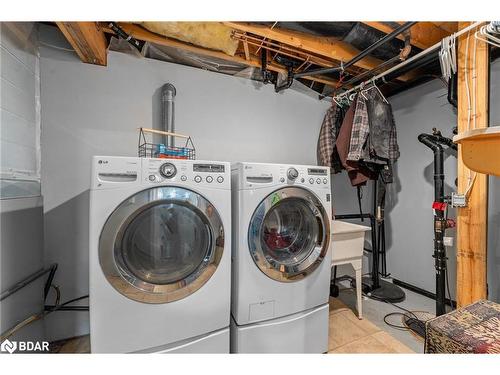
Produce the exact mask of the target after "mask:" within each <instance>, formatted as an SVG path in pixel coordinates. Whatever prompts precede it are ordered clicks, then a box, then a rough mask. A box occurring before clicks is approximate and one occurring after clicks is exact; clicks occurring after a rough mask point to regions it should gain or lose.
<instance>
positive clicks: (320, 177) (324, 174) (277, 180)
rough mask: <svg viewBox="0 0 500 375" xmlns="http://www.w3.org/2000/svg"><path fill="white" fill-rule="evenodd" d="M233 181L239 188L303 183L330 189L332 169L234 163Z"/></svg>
mask: <svg viewBox="0 0 500 375" xmlns="http://www.w3.org/2000/svg"><path fill="white" fill-rule="evenodd" d="M232 174H233V182H234V186H235V188H237V189H256V188H259V187H268V186H275V185H276V186H281V185H289V186H294V185H302V186H308V187H310V188H325V189H328V190H329V189H330V169H329V168H328V167H316V166H304V165H287V164H260V163H236V164H235V165H233V170H232Z"/></svg>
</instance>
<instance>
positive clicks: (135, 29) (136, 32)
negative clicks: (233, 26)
mask: <svg viewBox="0 0 500 375" xmlns="http://www.w3.org/2000/svg"><path fill="white" fill-rule="evenodd" d="M120 27H121V28H122V29H123V30H124V31H125V32H126V33H127V34H129V35H131V36H133V37H134V38H136V39H138V40H143V41H145V42H150V43H154V44H158V45H162V46H167V47H173V48H178V49H180V50H183V51H188V52H192V53H196V54H199V55H203V56H210V57H215V58H218V59H222V60H226V61H230V62H235V63H238V64H242V65H245V66H250V67H255V68H260V66H261V64H260V59H259V58H258V57H256V56H253V55H251V54H250V53H249V54H248V56H246V53H245V54H244V55H243V56H239V55H238V54H236V55H235V56H230V55H227V54H225V53H224V52H220V51H214V50H210V49H206V48H203V47H197V46H195V45H192V44H188V43H184V42H180V41H178V40H175V39H170V38H167V37H164V36H161V35H159V34H155V33H152V32H150V31H148V30H146V29H144V28H142V27H140V26H138V25H135V24H132V23H120ZM103 29H104V30H105V31H106V32H108V33H111V34H113V31H112V30H111V29H109V28H107V27H104V26H103ZM267 68H268V69H269V70H271V71H274V72H277V73H282V74H286V73H287V70H286V68H285V67H283V66H281V65H279V64H276V63H273V62H271V63H269V64H268V66H267ZM304 79H308V80H311V81H316V82H320V83H324V84H327V85H330V86H334V85H336V84H337V81H336V80H333V79H330V78H325V77H321V76H318V77H304Z"/></svg>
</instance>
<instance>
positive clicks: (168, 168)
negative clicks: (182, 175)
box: [160, 163, 177, 178]
mask: <svg viewBox="0 0 500 375" xmlns="http://www.w3.org/2000/svg"><path fill="white" fill-rule="evenodd" d="M176 173H177V168H175V165H173V164H172V163H165V164H162V165H161V166H160V174H161V175H162V176H163V177H165V178H172V177H174V176H175V174H176Z"/></svg>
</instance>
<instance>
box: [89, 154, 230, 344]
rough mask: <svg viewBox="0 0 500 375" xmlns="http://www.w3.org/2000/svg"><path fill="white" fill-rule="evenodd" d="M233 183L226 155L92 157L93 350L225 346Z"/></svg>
mask: <svg viewBox="0 0 500 375" xmlns="http://www.w3.org/2000/svg"><path fill="white" fill-rule="evenodd" d="M230 253H231V182H230V165H229V163H225V162H214V161H192V160H165V159H146V158H134V157H109V156H96V157H94V159H93V165H92V185H91V190H90V340H91V351H92V352H93V353H130V352H155V353H168V352H175V353H179V352H190V353H208V352H216V353H228V352H229V320H230V318H229V316H230V277H231V264H230V261H231V259H230V256H231V254H230Z"/></svg>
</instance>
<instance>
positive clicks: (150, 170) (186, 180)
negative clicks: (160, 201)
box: [142, 159, 231, 189]
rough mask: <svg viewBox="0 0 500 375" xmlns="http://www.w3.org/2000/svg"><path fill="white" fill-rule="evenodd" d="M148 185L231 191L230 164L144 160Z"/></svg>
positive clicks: (199, 161)
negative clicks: (175, 185)
mask: <svg viewBox="0 0 500 375" xmlns="http://www.w3.org/2000/svg"><path fill="white" fill-rule="evenodd" d="M142 163H143V171H142V174H143V182H145V183H146V184H165V183H171V184H180V185H184V184H186V185H191V186H205V187H212V188H222V189H230V187H231V181H230V165H229V163H228V162H215V161H201V160H174V159H172V160H169V159H142Z"/></svg>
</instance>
